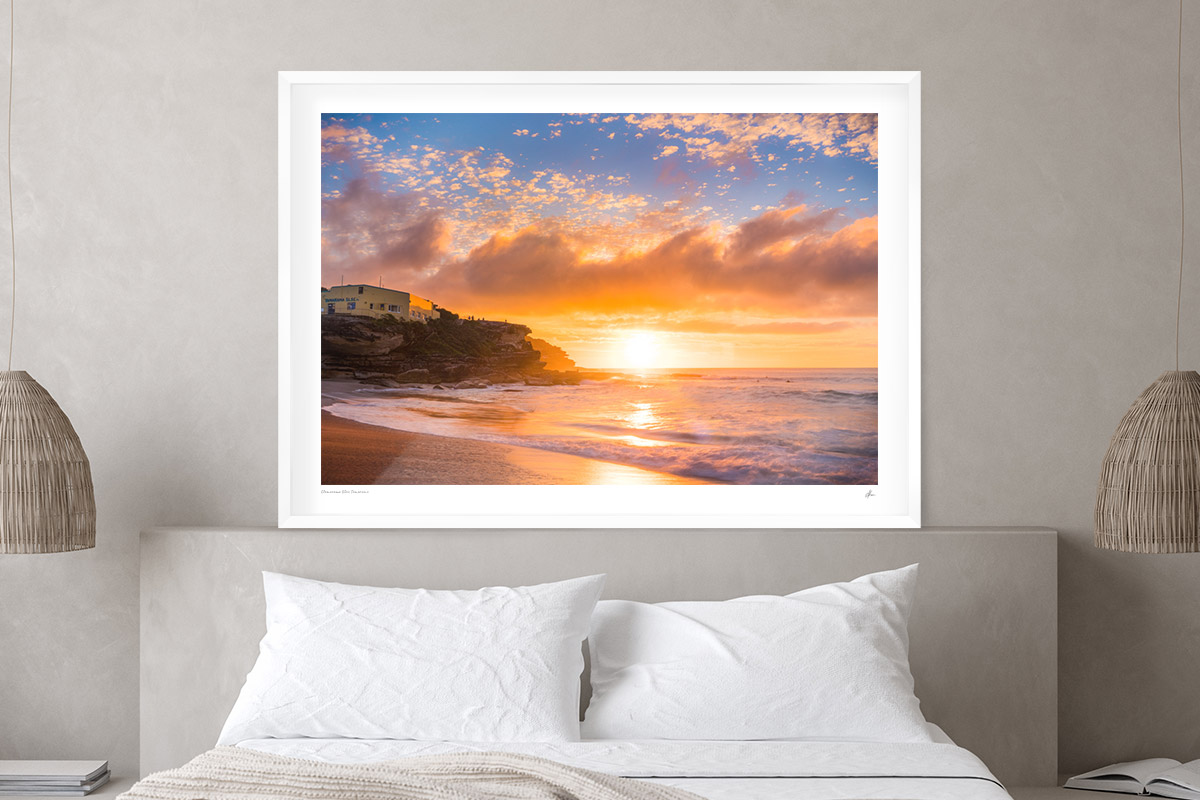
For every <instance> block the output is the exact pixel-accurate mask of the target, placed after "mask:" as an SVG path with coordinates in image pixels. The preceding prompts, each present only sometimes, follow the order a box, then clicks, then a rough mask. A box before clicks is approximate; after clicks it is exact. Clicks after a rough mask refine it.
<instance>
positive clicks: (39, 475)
mask: <svg viewBox="0 0 1200 800" xmlns="http://www.w3.org/2000/svg"><path fill="white" fill-rule="evenodd" d="M15 5H16V0H13V3H12V4H11V5H10V12H9V15H10V27H9V47H8V54H9V59H8V63H9V68H8V170H7V172H8V219H9V232H10V239H11V241H12V256H13V258H12V278H13V295H12V313H13V319H10V321H9V339H8V370H6V371H3V370H0V553H62V552H66V551H68V550H85V549H87V548H90V547H95V546H96V501H95V497H94V495H93V492H92V470H91V467H90V466H89V465H88V460H87V455H85V454H84V452H83V445H82V444H80V442H79V437H78V436H77V435H76V434H75V429H74V428H73V427H71V421H70V420H69V419H67V415H66V414H64V413H63V411H62V409H61V408H59V407H58V403H56V402H54V398H53V397H51V396H50V393H49V392H47V391H46V390H45V389H43V388H42V386H41V384H39V383H38V382H37V381H35V380H34V379H33V378H31V377H30V376H29V373H27V372H24V371H21V370H13V369H12V342H13V333H14V331H15V317H16V311H17V239H16V229H15V225H14V224H13V219H14V216H13V210H12V74H13V58H12V56H13V49H14V48H13V40H14V35H15V32H14V29H13V27H12V22H14V21H15V16H16V9H15V8H14V6H15Z"/></svg>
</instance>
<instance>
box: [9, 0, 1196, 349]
mask: <svg viewBox="0 0 1200 800" xmlns="http://www.w3.org/2000/svg"><path fill="white" fill-rule="evenodd" d="M1175 63H1176V66H1175V124H1176V127H1177V128H1178V133H1179V291H1178V294H1176V296H1175V371H1176V372H1179V316H1180V311H1181V310H1182V308H1183V243H1184V237H1186V236H1187V211H1186V209H1185V207H1184V193H1183V0H1179V50H1178V58H1177V59H1176V62H1175ZM10 180H11V178H10ZM10 358H11V356H10Z"/></svg>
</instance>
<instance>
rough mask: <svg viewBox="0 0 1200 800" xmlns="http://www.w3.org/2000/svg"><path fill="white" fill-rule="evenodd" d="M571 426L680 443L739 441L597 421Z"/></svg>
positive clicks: (606, 434) (732, 438)
mask: <svg viewBox="0 0 1200 800" xmlns="http://www.w3.org/2000/svg"><path fill="white" fill-rule="evenodd" d="M571 427H572V428H577V429H579V430H584V431H592V432H594V433H600V434H603V435H605V436H636V437H637V438H639V439H649V440H652V441H659V442H678V443H680V444H722V443H731V442H737V441H741V439H740V438H739V437H736V436H722V435H721V434H717V433H689V432H687V431H673V430H662V429H651V430H647V429H645V428H630V427H628V426H625V425H606V424H604V423H598V422H573V423H571Z"/></svg>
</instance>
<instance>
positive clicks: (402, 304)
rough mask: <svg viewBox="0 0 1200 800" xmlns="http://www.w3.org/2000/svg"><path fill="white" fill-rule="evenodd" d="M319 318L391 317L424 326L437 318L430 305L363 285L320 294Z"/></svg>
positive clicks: (407, 293) (394, 291)
mask: <svg viewBox="0 0 1200 800" xmlns="http://www.w3.org/2000/svg"><path fill="white" fill-rule="evenodd" d="M321 313H322V314H353V315H355V316H360V317H382V316H384V315H385V314H391V315H392V316H394V317H396V318H397V319H411V320H416V321H417V322H428V321H429V320H431V319H434V318H435V317H437V315H438V312H437V311H435V310H434V309H433V303H432V302H430V301H429V300H426V299H425V298H424V297H418V296H417V295H415V294H411V293H409V292H401V291H397V290H396V289H384V288H383V287H382V286H371V285H369V284H365V283H348V284H346V285H344V286H331V287H330V288H328V289H322V290H321Z"/></svg>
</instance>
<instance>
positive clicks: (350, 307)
mask: <svg viewBox="0 0 1200 800" xmlns="http://www.w3.org/2000/svg"><path fill="white" fill-rule="evenodd" d="M357 305H358V303H355V302H354V301H353V300H351V301H350V302H348V303H346V310H347V311H353V310H354V307H355V306H357Z"/></svg>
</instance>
